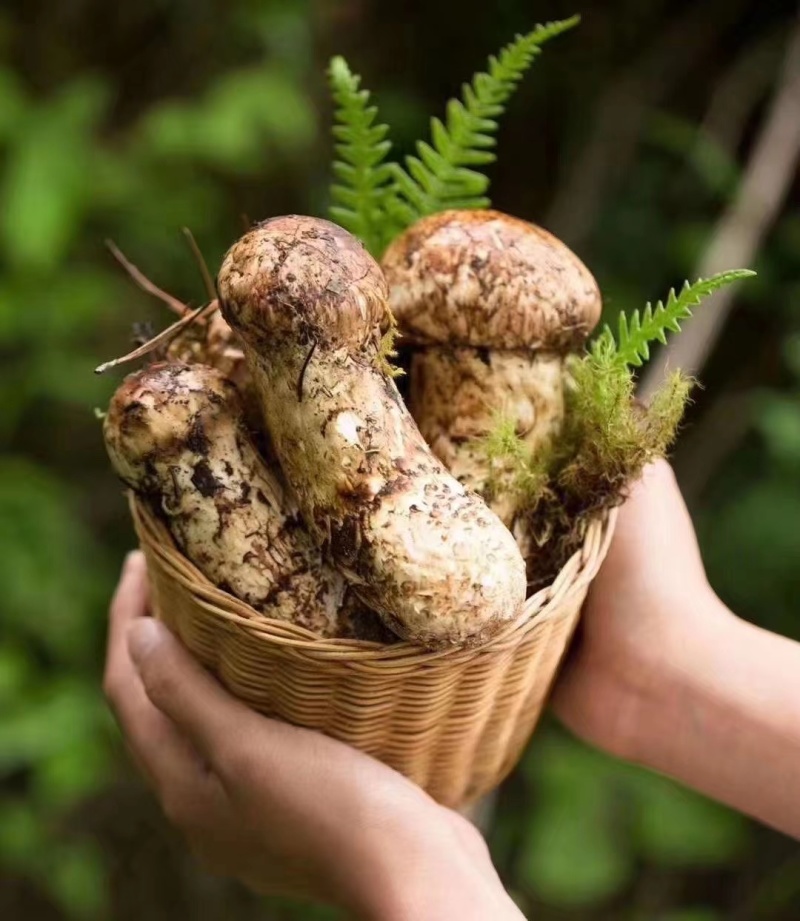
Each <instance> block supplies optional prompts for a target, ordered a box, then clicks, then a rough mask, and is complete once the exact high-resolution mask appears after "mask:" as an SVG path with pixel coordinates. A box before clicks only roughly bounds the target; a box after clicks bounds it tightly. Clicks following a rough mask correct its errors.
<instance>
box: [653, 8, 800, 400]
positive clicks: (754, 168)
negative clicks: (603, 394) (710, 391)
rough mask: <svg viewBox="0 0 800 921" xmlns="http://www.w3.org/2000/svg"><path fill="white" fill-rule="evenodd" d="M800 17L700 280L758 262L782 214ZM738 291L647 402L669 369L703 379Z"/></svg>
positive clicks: (797, 80)
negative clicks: (700, 374) (700, 373)
mask: <svg viewBox="0 0 800 921" xmlns="http://www.w3.org/2000/svg"><path fill="white" fill-rule="evenodd" d="M798 112H800V17H798V19H797V23H796V25H795V28H794V32H793V34H792V35H791V37H790V40H789V44H788V47H787V50H786V53H785V57H784V62H783V68H782V74H781V78H780V82H779V84H778V88H777V90H776V92H775V95H774V97H773V100H772V103H771V105H770V108H769V112H768V113H767V116H766V120H765V123H764V127H763V129H762V130H761V133H760V135H759V136H758V138H757V140H756V142H755V146H754V148H753V153H752V155H751V157H750V161H749V163H748V165H747V169H746V170H745V174H744V179H743V180H742V183H741V185H740V187H739V191H738V193H737V195H736V198H735V199H734V201H733V203H732V204H731V205H730V207H729V208H728V209H727V210H726V211H725V213H724V214H723V215H722V218H721V219H720V221H719V223H718V224H717V228H716V231H715V232H714V234H713V235H712V238H711V243H710V244H709V246H708V248H707V249H706V251H705V253H704V254H703V257H702V258H701V260H700V264H699V266H698V268H697V271H696V273H695V274H696V275H698V276H699V277H701V278H708V276H710V275H713V274H714V273H715V272H720V271H724V270H725V269H728V268H730V267H732V266H736V267H740V266H746V265H748V264H749V263H750V262H752V260H753V257H754V256H755V254H756V252H757V251H758V248H759V246H760V245H761V241H762V240H763V239H764V237H765V235H766V234H767V232H768V231H769V229H770V227H771V226H772V223H773V222H774V220H775V218H776V216H777V215H778V213H779V212H780V209H781V206H782V204H783V201H784V199H785V197H786V195H787V193H788V191H789V188H790V186H791V183H792V180H793V178H794V174H795V170H796V167H797V163H798V158H800V118H798ZM734 290H735V286H733V285H731V286H728V287H727V288H723V289H722V290H720V291H717V292H715V293H714V294H713V295H712V296H711V297H710V298H709V300H708V302H707V303H706V304H705V305H704V306H703V308H702V310H699V311H698V312H697V313H696V314H695V315H694V317H692V319H691V320H689V321H688V322H687V323H686V325H685V326H684V329H683V332H682V334H681V335H680V336H677V337H675V338H674V339H672V340H671V341H670V344H669V345H668V346H666V347H665V348H664V349H662V351H661V352H660V354H659V355H658V356H657V357H656V359H655V360H654V361H653V362H651V364H650V365H649V367H648V369H647V372H646V373H645V375H644V377H643V379H642V384H641V387H640V389H639V395H640V396H641V397H642V398H643V399H644V400H647V399H649V398H650V397H652V395H653V394H654V393H655V392H656V390H658V388H659V387H660V386H661V383H662V382H663V380H664V379H665V377H666V373H667V369H668V367H672V368H681V369H683V370H684V371H685V372H686V373H687V374H693V375H694V374H697V373H698V371H699V370H700V369H701V368H702V366H703V364H704V363H705V360H706V358H707V357H708V355H709V353H710V352H711V350H712V349H713V347H714V344H715V343H716V341H717V338H718V337H719V334H720V332H721V331H722V327H723V325H724V323H725V319H726V317H727V315H728V312H729V311H730V309H731V306H732V303H733V295H734Z"/></svg>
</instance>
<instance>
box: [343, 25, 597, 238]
mask: <svg viewBox="0 0 800 921" xmlns="http://www.w3.org/2000/svg"><path fill="white" fill-rule="evenodd" d="M579 21H580V17H578V16H573V17H571V18H570V19H564V20H560V21H557V22H549V23H545V24H543V25H537V26H536V27H535V28H534V29H533V30H532V31H531V32H528V33H527V34H525V35H518V36H517V37H516V38H515V39H514V41H512V42H511V43H509V44H508V45H506V46H505V47H504V48H503V49H501V51H500V52H499V54H498V55H497V56H494V55H492V56H491V57H490V58H489V61H488V65H487V70H486V71H485V72H481V73H478V74H476V75H475V76H474V77H473V78H472V80H471V81H470V82H469V83H466V84H464V87H463V89H462V95H461V99H451V100H450V102H449V103H448V104H447V107H446V110H445V117H444V120H442V119H439V118H433V119H431V137H430V142H427V141H418V142H417V144H416V156H413V155H412V156H408V157H406V159H405V167H403V166H402V165H401V164H399V163H395V162H387V160H386V158H387V156H388V154H389V151H390V150H391V141H390V140H389V128H388V126H387V125H385V124H383V123H382V122H381V121H379V120H378V109H377V106H375V105H370V92H369V91H368V90H366V89H362V88H361V77H360V76H358V75H357V74H354V73H352V71H351V70H350V68H349V66H348V64H347V62H346V61H345V60H344V58H342V57H340V56H337V57H335V58H333V60H332V61H331V64H330V67H329V70H328V80H329V84H330V87H331V93H332V95H333V99H334V103H335V114H334V119H335V125H334V128H333V135H334V139H335V152H336V158H335V161H334V164H333V175H334V182H333V184H332V187H331V201H332V204H331V207H330V210H329V214H330V216H331V218H332V219H333V220H335V221H337V223H339V224H341V225H342V226H343V227H344V228H346V229H347V230H349V231H350V232H351V233H353V234H355V235H356V236H357V237H359V239H360V240H361V241H362V243H364V245H365V246H366V247H367V249H369V251H370V252H371V253H372V254H373V255H375V256H380V255H381V253H382V252H383V250H384V249H385V247H386V246H387V245H388V244H389V243H390V242H391V240H392V239H393V238H394V237H395V236H396V235H397V234H399V233H401V232H402V231H403V230H404V229H405V228H406V227H409V226H410V225H411V224H413V223H414V222H415V221H416V220H418V219H419V218H420V217H423V216H425V215H427V214H433V213H435V212H437V211H445V210H447V209H450V208H461V209H480V208H488V207H489V205H490V200H489V198H488V196H487V195H486V193H487V191H488V188H489V179H488V177H487V176H485V175H484V173H483V172H481V171H479V170H477V169H474V167H480V166H486V165H488V164H489V163H492V162H493V161H494V160H495V159H496V155H495V153H494V151H493V149H492V148H494V147H495V146H496V144H497V140H496V137H495V136H496V134H497V130H498V127H499V125H498V121H497V119H498V118H499V117H500V116H501V115H502V114H503V112H504V111H505V106H506V104H507V102H508V100H509V99H510V98H511V96H512V95H513V93H514V90H515V89H516V87H517V85H518V84H519V82H520V80H522V78H523V76H524V75H525V73H526V71H527V70H528V69H529V67H530V66H531V64H532V63H533V62H534V60H535V59H536V58H537V57H538V56H539V54H541V51H542V46H543V45H544V44H545V43H546V42H548V41H549V40H550V39H552V38H555V37H556V36H558V35H561V34H562V33H563V32H566V31H567V30H569V29H572V28H573V27H574V26H576V25H577V24H578V22H579Z"/></svg>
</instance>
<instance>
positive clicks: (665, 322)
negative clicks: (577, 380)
mask: <svg viewBox="0 0 800 921" xmlns="http://www.w3.org/2000/svg"><path fill="white" fill-rule="evenodd" d="M755 274H756V273H755V272H753V271H751V270H749V269H733V270H731V271H729V272H720V273H718V274H717V275H712V276H711V277H710V278H705V279H703V278H700V279H698V280H697V281H696V282H694V283H693V284H689V282H688V281H687V282H686V283H685V284H684V286H683V288H682V289H681V292H680V294H676V293H675V289H674V288H673V289H672V290H670V292H669V294H668V295H667V300H666V302H664V301H658V302H657V303H656V306H655V307H653V306H652V304H650V303H648V304H647V305H646V306H645V308H644V310H643V311H642V312H641V314H640V313H639V311H638V310H635V311H634V312H633V313H632V314H631V317H630V319H628V316H627V314H625V313H624V312H623V313H620V315H619V321H618V327H617V330H618V331H617V335H616V338H615V336H614V334H613V332H612V331H611V329H610V327H609V326H605V327H604V329H603V331H602V332H601V333H600V335H599V336H598V337H597V338H596V339H595V340H594V342H593V343H592V346H591V349H590V356H591V357H593V358H594V359H596V360H597V359H601V358H610V359H612V360H613V362H614V364H616V365H618V366H620V367H624V368H628V367H637V368H638V367H641V365H642V364H643V363H644V362H645V361H647V360H648V359H649V358H650V344H651V343H652V342H661V343H662V344H666V342H667V333H668V332H674V333H678V332H680V330H681V323H682V322H683V321H684V320H688V319H689V317H691V315H692V309H693V308H694V307H696V306H697V305H698V304H700V303H701V302H702V301H703V300H704V299H705V298H707V297H708V296H709V295H711V294H713V293H714V292H715V291H717V290H719V289H720V288H723V287H725V286H726V285H729V284H732V283H733V282H736V281H740V280H741V279H743V278H750V277H751V276H753V275H755Z"/></svg>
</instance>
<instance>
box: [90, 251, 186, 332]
mask: <svg viewBox="0 0 800 921" xmlns="http://www.w3.org/2000/svg"><path fill="white" fill-rule="evenodd" d="M106 246H107V247H108V248H109V249H110V250H111V254H112V255H113V257H114V258H115V259H116V260H117V262H118V263H119V264H120V265H121V266H122V268H123V269H125V271H126V272H127V273H128V275H130V277H131V278H132V279H133V280H134V281H135V282H136V284H137V285H138V286H139V287H140V288H141V289H142V291H146V292H147V294H152V295H153V297H157V298H158V299H159V300H160V301H162V302H163V303H165V304H166V305H167V307H169V309H170V310H171V311H172V312H173V313H177V314H178V316H179V317H181V316H183V315H184V314H185V313H186V312H187V311H188V310H189V307H188V306H187V305H186V304H184V303H183V301H179V300H178V298H177V297H173V296H172V295H171V294H167V292H166V291H162V290H161V288H159V287H158V285H156V284H154V283H153V282H152V281H150V279H149V278H148V277H147V276H146V275H145V274H144V272H142V271H141V270H140V269H138V268H137V267H136V266H135V265H134V264H133V263H132V262H130V261H129V260H128V259H127V258H126V257H125V256H124V255H123V253H122V251H121V250H120V249H119V247H117V245H116V244H115V243H114V241H113V240H106Z"/></svg>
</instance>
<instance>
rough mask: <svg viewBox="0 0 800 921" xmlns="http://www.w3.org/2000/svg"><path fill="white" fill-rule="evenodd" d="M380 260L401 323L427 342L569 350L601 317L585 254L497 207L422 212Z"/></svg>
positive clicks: (405, 330) (408, 332)
mask: <svg viewBox="0 0 800 921" xmlns="http://www.w3.org/2000/svg"><path fill="white" fill-rule="evenodd" d="M382 266H383V271H384V273H385V275H386V280H387V282H388V284H389V304H390V307H391V309H392V312H393V314H394V316H395V319H396V320H397V324H398V327H399V329H400V331H401V333H402V334H403V336H404V337H407V338H408V339H409V340H411V341H412V342H416V343H420V344H428V345H430V344H446V345H450V346H472V347H486V348H495V349H520V348H528V349H552V350H555V351H565V350H568V349H574V348H577V347H579V346H580V345H581V344H582V343H583V342H584V340H585V339H586V337H587V336H588V335H589V333H590V332H591V331H592V329H593V328H594V327H595V325H596V324H597V321H598V320H599V318H600V309H601V299H600V290H599V288H598V287H597V282H596V281H595V280H594V278H593V277H592V274H591V273H590V272H589V270H588V269H587V268H586V266H585V265H584V264H583V263H582V262H581V261H580V259H578V257H577V256H576V255H575V254H574V253H573V252H572V251H571V250H570V249H569V248H568V247H567V246H565V245H564V244H563V243H562V242H561V241H560V240H558V239H557V238H556V237H554V236H553V235H552V234H551V233H548V232H547V231H546V230H543V229H542V228H541V227H537V226H535V225H534V224H529V223H528V222H526V221H522V220H519V219H518V218H515V217H510V216H509V215H507V214H502V213H501V212H499V211H466V210H465V211H443V212H440V213H438V214H432V215H430V216H428V217H424V218H422V219H421V220H419V221H417V223H416V224H414V225H412V226H411V227H410V228H409V229H408V230H406V231H405V233H403V234H402V235H401V236H399V237H398V238H397V239H396V240H395V241H394V242H393V243H392V244H391V245H390V246H389V248H388V249H387V250H386V253H385V254H384V256H383V260H382Z"/></svg>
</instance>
